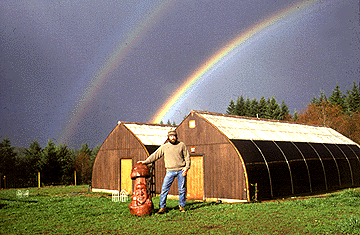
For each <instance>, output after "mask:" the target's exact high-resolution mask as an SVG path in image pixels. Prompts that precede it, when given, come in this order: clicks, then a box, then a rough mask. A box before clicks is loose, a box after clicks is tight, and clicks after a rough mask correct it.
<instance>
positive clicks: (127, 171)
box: [120, 159, 132, 195]
mask: <svg viewBox="0 0 360 235" xmlns="http://www.w3.org/2000/svg"><path fill="white" fill-rule="evenodd" d="M131 169H132V159H121V179H120V180H121V189H120V191H122V190H123V189H125V190H126V192H128V194H129V195H131V194H132V180H131V178H130V175H131Z"/></svg>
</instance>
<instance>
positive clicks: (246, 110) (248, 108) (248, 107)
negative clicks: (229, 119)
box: [242, 98, 251, 117]
mask: <svg viewBox="0 0 360 235" xmlns="http://www.w3.org/2000/svg"><path fill="white" fill-rule="evenodd" d="M243 113H244V114H243V115H242V116H246V117H251V101H250V99H249V98H247V99H246V101H245V105H244V111H243Z"/></svg>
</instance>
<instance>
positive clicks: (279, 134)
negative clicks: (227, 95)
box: [194, 111, 356, 144]
mask: <svg viewBox="0 0 360 235" xmlns="http://www.w3.org/2000/svg"><path fill="white" fill-rule="evenodd" d="M194 112H196V113H198V114H200V115H201V116H202V117H204V118H205V119H207V120H208V121H209V122H211V123H212V124H213V125H215V126H216V127H217V128H218V129H219V130H220V131H221V132H222V133H224V134H225V135H226V136H227V137H228V138H229V139H239V140H267V141H293V142H310V143H329V144H356V143H355V142H353V141H352V140H350V139H349V138H347V137H345V136H343V135H342V134H340V133H338V132H337V131H335V130H333V129H331V128H329V127H320V126H309V125H301V124H295V123H286V122H279V121H271V120H264V119H255V118H245V117H237V116H231V115H223V114H214V113H207V112H198V111H194Z"/></svg>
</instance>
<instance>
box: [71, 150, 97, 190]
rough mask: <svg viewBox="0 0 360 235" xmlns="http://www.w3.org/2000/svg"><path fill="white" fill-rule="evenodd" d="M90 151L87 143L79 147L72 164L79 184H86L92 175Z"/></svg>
mask: <svg viewBox="0 0 360 235" xmlns="http://www.w3.org/2000/svg"><path fill="white" fill-rule="evenodd" d="M92 158H93V157H92V149H90V148H89V145H88V144H87V143H85V144H82V145H81V149H80V152H79V154H77V156H76V158H75V162H74V167H75V169H76V176H77V178H78V179H79V182H80V183H83V184H88V183H90V181H91V175H92V163H93V162H92Z"/></svg>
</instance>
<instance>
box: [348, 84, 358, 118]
mask: <svg viewBox="0 0 360 235" xmlns="http://www.w3.org/2000/svg"><path fill="white" fill-rule="evenodd" d="M346 103H347V106H348V111H349V112H350V113H355V112H356V111H358V110H360V90H359V86H358V85H356V83H355V82H353V87H352V88H351V90H347V98H346Z"/></svg>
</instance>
